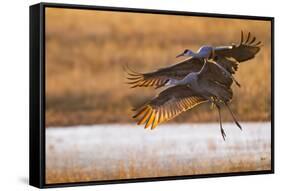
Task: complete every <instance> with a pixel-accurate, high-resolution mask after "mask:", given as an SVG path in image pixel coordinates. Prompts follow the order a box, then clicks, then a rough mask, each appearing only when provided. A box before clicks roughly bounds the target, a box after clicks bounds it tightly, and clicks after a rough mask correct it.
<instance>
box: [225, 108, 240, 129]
mask: <svg viewBox="0 0 281 191" xmlns="http://www.w3.org/2000/svg"><path fill="white" fill-rule="evenodd" d="M225 105H226V107H227V109H228V110H229V112H230V114H231V116H232V118H233V120H234V122H235V123H236V125H237V126H238V127H239V129H240V130H241V131H242V126H241V125H240V124H239V123H238V121H237V119H236V117H235V115H234V113H233V112H232V110H231V109H230V107H229V105H228V103H225Z"/></svg>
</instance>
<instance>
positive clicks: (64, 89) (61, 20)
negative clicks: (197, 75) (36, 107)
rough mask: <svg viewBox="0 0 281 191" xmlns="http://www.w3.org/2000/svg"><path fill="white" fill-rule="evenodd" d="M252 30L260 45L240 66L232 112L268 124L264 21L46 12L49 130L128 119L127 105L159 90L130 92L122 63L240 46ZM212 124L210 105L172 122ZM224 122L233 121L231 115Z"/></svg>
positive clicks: (145, 67)
mask: <svg viewBox="0 0 281 191" xmlns="http://www.w3.org/2000/svg"><path fill="white" fill-rule="evenodd" d="M240 30H244V31H250V32H252V33H253V34H255V35H256V36H257V38H258V39H260V40H262V42H263V44H264V46H263V48H262V50H261V52H260V53H259V54H258V55H257V57H256V58H255V59H254V60H251V61H249V62H247V63H243V64H241V66H240V68H239V71H238V73H237V76H236V78H237V79H238V80H239V82H240V83H241V84H242V87H241V88H240V89H239V88H236V87H234V99H233V102H232V104H231V107H232V108H233V110H234V111H235V113H236V114H237V116H238V118H239V119H240V120H243V121H267V120H270V116H271V114H270V111H271V98H270V93H271V88H270V84H271V82H270V64H271V63H270V55H271V50H270V40H271V39H270V38H271V37H270V23H269V22H266V21H253V20H239V19H218V18H202V17H184V16H165V15H152V14H136V13H119V12H115V13H110V12H102V11H87V10H73V9H65V10H62V9H59V10H58V9H55V8H47V11H46V74H47V75H46V95H47V96H46V126H69V125H77V124H94V123H123V122H132V119H131V117H130V116H131V115H132V112H131V108H132V107H134V106H138V105H140V104H142V103H144V102H145V101H147V100H148V99H150V98H151V97H153V96H154V95H155V94H156V93H157V92H156V91H155V90H153V89H147V88H139V89H130V88H129V86H128V85H127V84H125V74H124V71H123V69H122V67H123V65H126V64H129V65H130V66H131V67H133V68H134V69H135V70H137V71H140V72H147V71H151V70H154V69H157V68H159V67H163V66H167V65H169V64H172V63H175V62H177V61H178V60H177V59H175V56H176V55H177V54H178V53H179V52H181V51H182V50H183V49H185V48H189V49H193V50H196V49H197V48H199V47H200V46H201V45H203V44H212V45H225V44H226V43H232V42H239V40H240ZM215 120H217V113H216V112H215V111H210V107H209V106H208V105H205V106H204V105H202V106H200V107H198V108H194V109H193V111H191V112H186V113H184V114H182V115H180V116H179V117H177V118H175V119H174V120H173V122H207V121H215ZM223 120H227V121H229V120H231V117H230V115H229V114H228V112H224V113H223Z"/></svg>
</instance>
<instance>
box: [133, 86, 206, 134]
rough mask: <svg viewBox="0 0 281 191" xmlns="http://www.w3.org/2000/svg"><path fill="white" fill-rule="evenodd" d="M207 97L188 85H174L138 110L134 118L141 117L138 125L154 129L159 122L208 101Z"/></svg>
mask: <svg viewBox="0 0 281 191" xmlns="http://www.w3.org/2000/svg"><path fill="white" fill-rule="evenodd" d="M206 101H207V99H205V98H203V97H202V96H200V94H198V93H195V92H194V91H192V90H191V89H190V88H188V87H187V86H183V85H180V86H174V87H171V88H168V89H166V90H164V91H162V92H161V93H160V94H159V95H158V96H156V97H155V98H154V99H152V100H151V101H149V102H148V103H147V104H145V105H144V106H142V107H141V108H140V109H138V110H137V113H136V114H135V115H134V116H133V118H139V121H138V125H141V124H145V128H148V127H149V126H151V129H154V128H155V127H156V126H157V125H158V124H159V123H163V122H165V121H168V120H170V119H173V118H174V117H176V116H177V115H179V114H180V113H182V112H184V111H186V110H189V109H191V108H193V107H195V106H196V105H198V104H201V103H203V102H206Z"/></svg>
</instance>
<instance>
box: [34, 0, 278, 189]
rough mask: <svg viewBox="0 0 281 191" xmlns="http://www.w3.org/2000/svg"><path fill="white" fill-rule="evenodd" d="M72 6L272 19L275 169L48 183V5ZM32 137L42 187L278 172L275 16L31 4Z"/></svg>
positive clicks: (36, 176)
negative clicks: (46, 153) (275, 104)
mask: <svg viewBox="0 0 281 191" xmlns="http://www.w3.org/2000/svg"><path fill="white" fill-rule="evenodd" d="M48 7H53V8H68V9H85V10H103V11H118V12H137V13H152V14H165V15H183V16H197V17H215V18H237V19H247V20H264V21H270V22H271V170H265V171H249V172H232V173H219V174H204V175H186V176H169V177H157V178H139V179H122V180H110V181H108V180H104V181H90V182H75V183H58V184H46V183H45V152H46V151H45V9H46V8H48ZM29 12H30V17H29V18H30V37H29V38H30V82H29V83H30V130H29V131H30V134H29V135H30V139H29V184H30V185H32V186H35V187H38V188H51V187H65V186H83V185H99V184H114V183H131V182H147V181H163V180H176V179H191V178H210V177H226V176H243V175H258V174H271V173H274V18H273V17H263V16H248V15H230V14H214V13H196V12H183V11H170V10H153V9H136V8H121V7H104V6H93V5H74V4H57V3H39V4H35V5H32V6H30V9H29Z"/></svg>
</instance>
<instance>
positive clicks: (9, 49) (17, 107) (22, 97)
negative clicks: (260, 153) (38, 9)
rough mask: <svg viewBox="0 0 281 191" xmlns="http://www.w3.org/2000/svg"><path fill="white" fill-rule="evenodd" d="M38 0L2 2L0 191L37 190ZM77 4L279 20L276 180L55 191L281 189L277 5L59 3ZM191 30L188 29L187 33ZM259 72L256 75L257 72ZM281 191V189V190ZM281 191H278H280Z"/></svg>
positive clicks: (180, 0)
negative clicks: (32, 52)
mask: <svg viewBox="0 0 281 191" xmlns="http://www.w3.org/2000/svg"><path fill="white" fill-rule="evenodd" d="M38 2H39V1H37V0H28V1H24V0H21V1H15V0H14V1H2V2H1V6H0V7H1V11H0V14H1V16H0V34H1V35H0V48H1V49H0V66H1V68H0V129H1V131H0V190H13V191H15V190H36V189H35V188H33V187H31V186H29V185H28V137H29V136H28V116H29V115H28V107H29V103H28V99H29V98H28V94H29V72H28V71H29V60H28V59H29V56H28V55H29V45H28V43H29V18H28V16H29V13H28V11H29V5H31V4H35V3H38ZM53 2H63V3H72V4H86V5H87V4H89V5H91V4H92V5H105V6H120V7H135V8H152V9H166V10H182V11H193V12H210V13H226V14H244V15H261V16H274V17H276V18H275V26H276V30H275V34H276V40H275V47H276V49H275V52H276V56H275V58H276V59H275V74H276V78H275V83H276V86H275V88H276V89H275V91H276V93H275V97H276V101H275V102H276V103H275V108H276V115H275V118H276V120H275V129H276V130H275V134H276V136H275V137H276V141H275V146H276V158H275V159H276V174H274V175H256V176H242V177H228V178H210V179H194V180H180V181H166V182H163V181H161V182H152V183H131V184H119V185H105V186H84V187H75V188H63V189H55V190H99V191H103V190H107V191H108V190H114V191H116V190H124V191H126V190H128V191H129V190H130V191H131V190H134V191H138V190H154V191H157V190H161V191H171V190H196V191H197V190H217V191H219V190H228V191H232V190H235V191H237V190H238V189H239V190H252V191H258V190H263V191H264V190H269V189H274V188H275V187H281V183H280V182H281V169H280V165H279V164H280V163H279V161H280V145H281V141H280V139H279V138H280V130H279V124H280V121H281V116H280V113H279V112H280V101H279V100H278V98H279V97H280V96H281V91H280V89H279V88H278V86H279V83H280V81H281V75H280V74H279V72H281V67H280V66H279V65H280V64H281V63H280V57H279V54H278V53H279V52H280V38H279V34H281V25H280V24H281V21H280V19H281V11H280V5H278V4H279V3H278V2H279V1H277V0H259V1H258V0H255V1H247V0H232V1H225V0H212V1H207V0H206V1H203V0H153V1H152V0H134V1H128V0H127V1H126V0H96V1H90V0H88V1H87V0H73V1H70V0H60V1H53ZM187 30H188V29H187ZM253 72H254V71H253ZM279 189H280V188H279ZM275 190H276V188H275Z"/></svg>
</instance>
